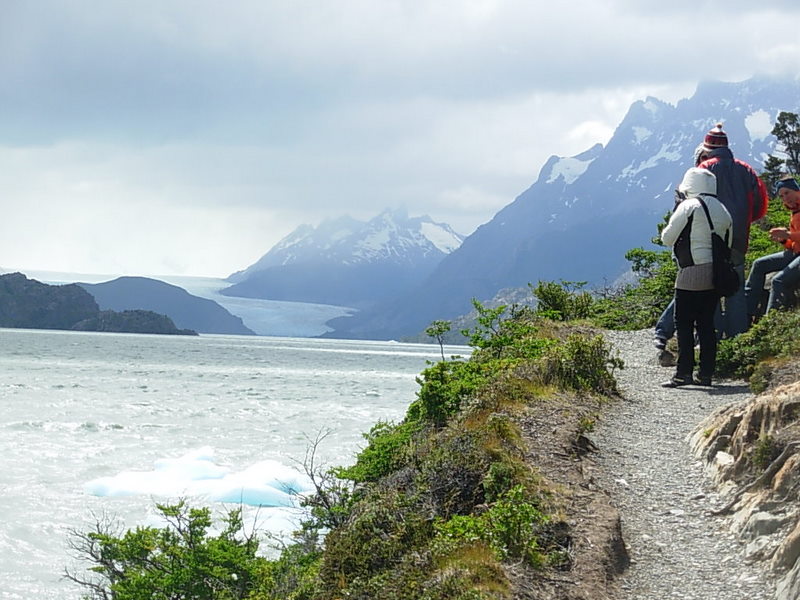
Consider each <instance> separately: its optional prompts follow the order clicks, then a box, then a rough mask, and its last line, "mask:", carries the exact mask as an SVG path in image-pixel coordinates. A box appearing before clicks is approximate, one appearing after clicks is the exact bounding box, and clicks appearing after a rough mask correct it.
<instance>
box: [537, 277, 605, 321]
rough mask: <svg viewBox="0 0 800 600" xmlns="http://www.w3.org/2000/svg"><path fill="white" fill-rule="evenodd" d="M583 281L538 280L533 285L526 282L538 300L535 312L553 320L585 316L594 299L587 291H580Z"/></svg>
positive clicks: (590, 310)
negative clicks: (557, 281) (558, 281)
mask: <svg viewBox="0 0 800 600" xmlns="http://www.w3.org/2000/svg"><path fill="white" fill-rule="evenodd" d="M585 285H586V282H585V281H564V280H562V281H561V283H556V282H554V281H539V283H538V284H537V285H536V287H534V286H533V285H531V284H528V287H530V288H531V292H532V293H533V295H534V296H535V297H536V298H537V299H538V300H539V302H538V304H537V306H536V312H537V314H539V315H541V316H544V317H546V318H548V319H552V320H553V321H574V320H578V319H585V318H587V317H588V316H589V315H590V314H591V312H592V304H593V303H594V299H593V298H592V295H591V294H590V293H589V292H586V291H581V290H583V287H584V286H585Z"/></svg>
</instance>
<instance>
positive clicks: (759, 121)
mask: <svg viewBox="0 0 800 600" xmlns="http://www.w3.org/2000/svg"><path fill="white" fill-rule="evenodd" d="M744 126H745V127H746V128H747V132H748V133H749V134H750V140H751V141H754V142H755V141H760V140H765V139H766V138H767V136H769V135H771V133H772V119H771V118H770V116H769V113H767V111H765V110H764V109H761V110H757V111H756V112H754V113H752V114H749V115H747V116H746V117H745V118H744Z"/></svg>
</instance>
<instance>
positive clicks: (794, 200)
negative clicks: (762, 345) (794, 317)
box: [745, 175, 800, 321]
mask: <svg viewBox="0 0 800 600" xmlns="http://www.w3.org/2000/svg"><path fill="white" fill-rule="evenodd" d="M775 194H776V195H778V196H780V199H781V201H782V202H783V205H784V206H785V207H786V208H787V209H788V210H789V211H790V212H791V213H792V218H791V220H790V221H789V228H788V229H787V228H786V227H775V228H773V229H770V231H769V237H770V239H771V240H772V241H774V242H779V243H781V244H783V246H784V247H785V250H782V251H781V252H776V253H774V254H768V255H767V256H762V257H761V258H759V259H757V260H756V261H755V262H754V263H753V267H752V268H751V269H750V276H749V277H748V278H747V283H746V284H745V294H746V297H747V314H748V315H750V319H751V321H752V319H753V318H754V317H755V316H756V315H757V310H758V304H759V301H760V300H761V295H762V291H763V289H764V280H765V279H766V276H767V273H773V272H776V271H779V272H778V274H777V275H775V277H773V278H772V289H771V290H770V293H769V300H768V302H767V308H766V311H765V312H769V311H770V310H772V309H773V308H781V307H784V306H786V305H787V303H788V300H789V294H790V293H792V292H793V291H794V289H795V288H796V287H797V284H798V283H800V186H798V185H797V181H796V180H795V179H794V177H792V176H791V175H789V176H787V177H783V178H782V179H780V180H779V181H778V183H776V184H775Z"/></svg>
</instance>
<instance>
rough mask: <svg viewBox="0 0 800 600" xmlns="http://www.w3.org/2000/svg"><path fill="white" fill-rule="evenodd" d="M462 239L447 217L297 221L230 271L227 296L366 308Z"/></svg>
mask: <svg viewBox="0 0 800 600" xmlns="http://www.w3.org/2000/svg"><path fill="white" fill-rule="evenodd" d="M462 240H463V236H461V235H459V234H458V233H456V232H455V231H453V229H452V228H451V227H450V226H449V225H447V224H445V223H436V222H434V221H433V220H432V219H431V218H430V217H428V216H422V217H413V218H411V217H409V216H408V214H407V213H406V212H405V211H402V210H386V211H384V212H382V213H380V214H379V215H378V216H376V217H375V218H373V219H371V220H370V221H368V222H362V221H357V220H355V219H352V218H350V217H342V218H339V219H333V220H327V221H324V222H323V223H322V224H320V225H319V226H318V227H313V226H311V225H302V226H300V227H298V228H297V229H296V230H295V231H293V232H292V233H290V234H289V235H288V236H286V237H285V238H283V239H282V240H281V241H280V242H279V243H278V244H276V245H275V246H274V247H273V248H272V249H271V250H270V251H269V252H267V254H265V255H264V256H263V257H261V258H260V259H259V260H258V261H257V262H256V263H254V264H253V265H251V266H249V267H248V268H246V269H244V270H243V271H239V272H237V273H234V274H233V275H231V276H230V277H229V278H228V281H230V282H232V283H233V285H232V286H231V287H229V288H227V289H225V290H223V291H222V293H223V294H224V295H226V296H240V297H246V298H265V299H269V300H291V301H294V302H312V303H322V304H334V305H342V306H350V307H355V308H361V309H364V308H368V307H371V306H373V305H375V304H376V303H378V302H384V301H389V300H391V299H393V298H395V297H396V296H397V295H398V294H402V293H404V292H406V291H407V290H409V289H411V288H413V287H414V286H416V285H417V284H419V283H420V282H421V281H423V280H424V279H425V277H427V276H428V275H429V274H430V273H431V272H432V271H433V269H434V268H436V266H437V265H438V264H439V263H440V262H441V260H442V259H443V258H444V257H445V256H447V255H448V254H449V253H450V252H452V251H453V250H455V249H456V248H458V246H459V245H460V244H461V242H462Z"/></svg>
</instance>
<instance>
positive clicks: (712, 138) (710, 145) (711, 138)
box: [703, 123, 728, 152]
mask: <svg viewBox="0 0 800 600" xmlns="http://www.w3.org/2000/svg"><path fill="white" fill-rule="evenodd" d="M703 147H704V148H705V149H706V150H708V151H709V152H710V151H711V150H715V149H717V148H727V147H728V134H727V133H725V132H724V131H722V123H717V125H716V127H714V128H713V129H712V130H711V131H709V132H708V133H707V134H706V137H705V139H704V140H703Z"/></svg>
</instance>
